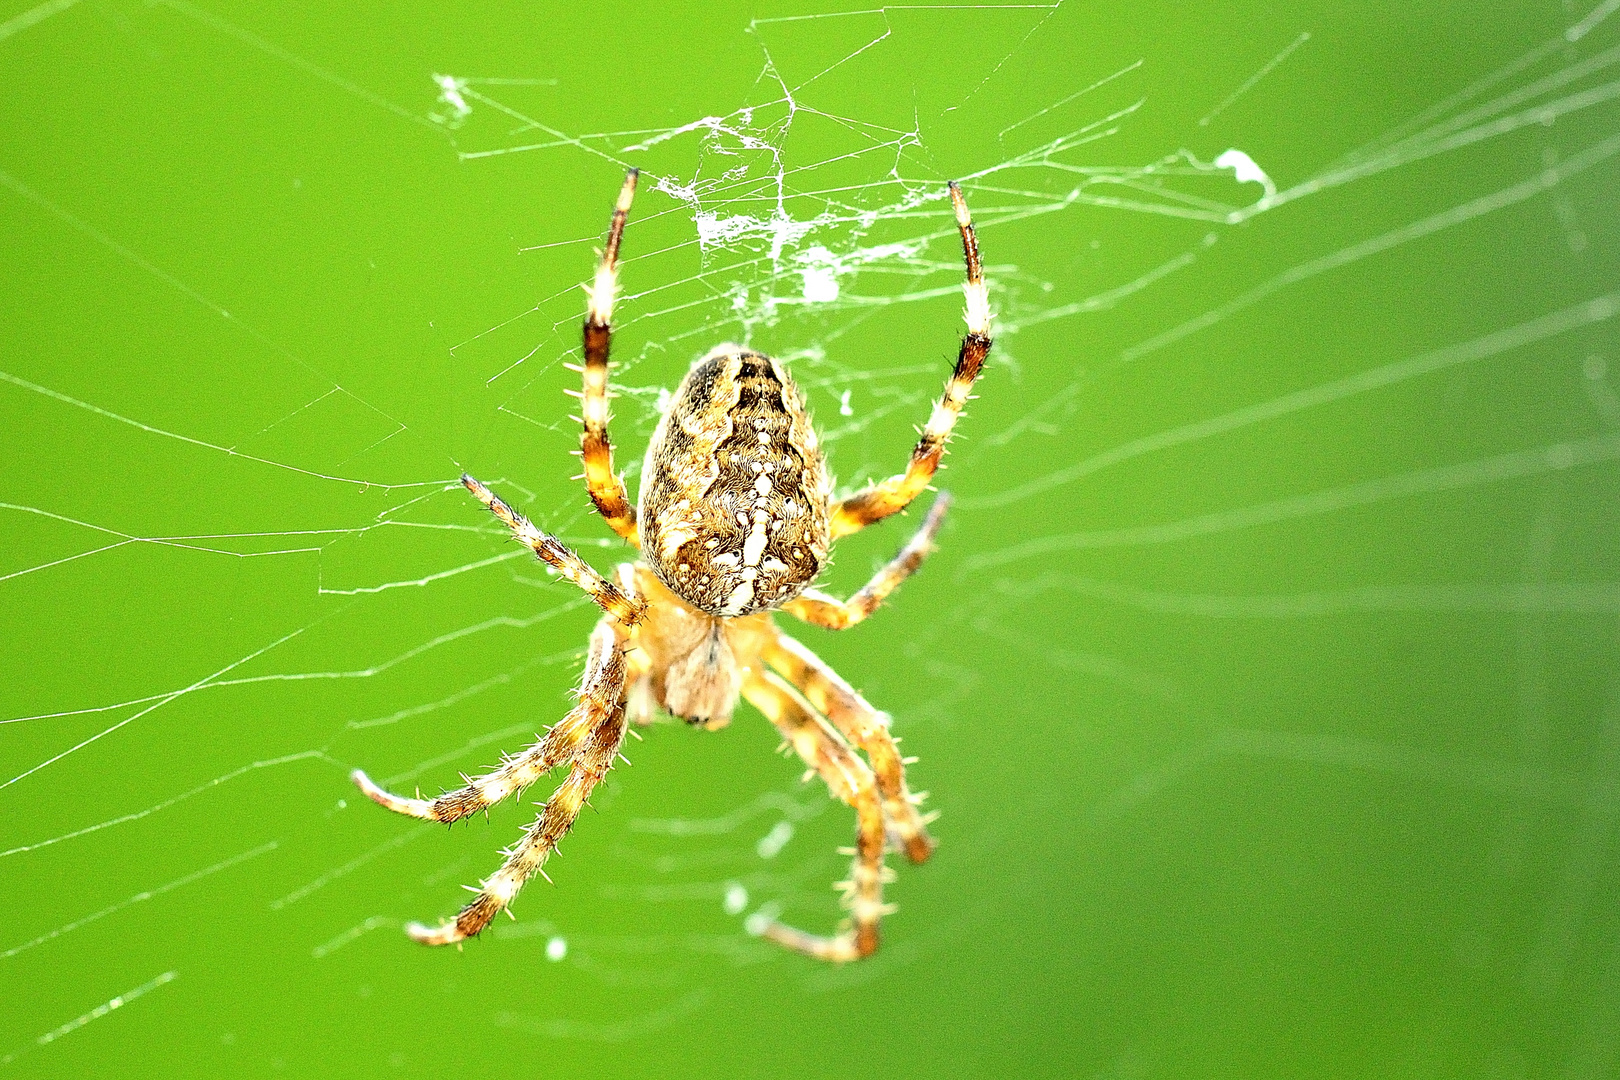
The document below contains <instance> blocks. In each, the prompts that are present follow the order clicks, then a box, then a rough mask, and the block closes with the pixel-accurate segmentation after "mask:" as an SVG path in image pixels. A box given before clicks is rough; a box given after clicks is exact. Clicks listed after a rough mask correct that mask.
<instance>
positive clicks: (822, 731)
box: [743, 672, 893, 962]
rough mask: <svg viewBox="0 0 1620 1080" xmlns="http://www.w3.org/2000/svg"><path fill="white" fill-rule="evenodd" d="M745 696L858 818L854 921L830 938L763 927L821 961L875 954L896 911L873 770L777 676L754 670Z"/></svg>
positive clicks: (848, 888) (847, 895)
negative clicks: (886, 895)
mask: <svg viewBox="0 0 1620 1080" xmlns="http://www.w3.org/2000/svg"><path fill="white" fill-rule="evenodd" d="M743 696H744V697H746V698H747V699H748V700H749V701H750V702H752V703H753V705H754V707H755V708H757V709H759V711H760V712H762V713H764V714H765V716H766V718H768V719H769V720H770V721H771V723H773V724H775V725H776V728H777V730H778V731H780V732H781V733H782V736H783V737H784V738H785V739H787V741H788V743H789V744H790V745H791V746H792V747H793V749H794V750H795V751H797V752H798V755H799V757H800V758H802V759H803V760H804V762H805V764H806V765H809V766H810V767H811V768H812V769H814V770H815V771H816V772H818V773H820V774H821V777H822V779H823V780H825V781H826V782H827V788H828V790H829V791H831V792H832V794H833V796H834V797H835V798H837V799H838V800H839V801H841V802H843V803H846V804H848V805H849V806H852V807H854V809H855V817H856V826H855V863H854V865H853V866H852V867H851V868H850V874H849V881H847V882H844V883H842V884H843V886H844V890H845V891H844V906H845V907H847V908H848V909H849V911H850V916H851V921H852V922H853V924H854V925H853V926H852V927H851V928H849V929H847V930H844V931H842V932H840V933H837V934H834V935H833V936H831V937H821V936H818V935H816V934H808V933H806V932H805V931H803V930H799V929H796V928H794V927H791V926H785V925H783V924H782V923H778V922H771V923H769V924H767V925H766V926H765V928H764V930H763V931H762V932H763V934H764V936H765V937H767V938H770V939H771V940H772V941H774V942H776V943H777V944H779V945H785V946H786V947H788V948H790V949H793V950H794V951H796V952H801V953H804V954H805V955H807V956H813V957H815V958H816V959H818V960H833V961H837V962H843V961H846V960H859V959H861V958H863V957H867V956H871V955H872V954H873V953H874V952H876V951H877V947H878V921H879V920H880V919H882V917H883V916H884V915H888V914H891V913H892V912H893V908H891V907H889V906H887V905H885V904H884V903H883V885H884V883H885V882H886V881H887V880H888V878H889V871H888V870H887V869H886V868H885V867H884V865H883V851H884V844H885V835H884V821H883V808H882V805H881V804H880V802H879V800H878V791H877V784H876V782H875V781H874V780H873V778H872V770H870V769H868V768H867V767H866V763H865V762H863V761H861V759H860V758H859V757H857V756H856V755H855V753H854V751H852V750H850V748H849V747H848V746H846V745H845V744H844V741H843V740H842V739H840V738H839V737H838V734H837V733H836V732H834V731H833V730H832V729H831V728H830V727H828V725H827V722H826V721H825V720H823V719H822V718H821V717H819V716H817V715H815V714H814V713H813V712H811V711H810V710H809V709H807V708H805V706H804V704H803V703H802V702H800V701H799V700H798V698H797V696H796V695H795V694H794V693H793V692H792V691H791V690H790V689H789V688H788V687H787V686H786V685H784V684H783V683H782V681H781V680H780V679H779V678H777V677H776V676H775V675H773V674H771V673H769V672H763V673H756V674H755V675H754V676H752V677H751V678H750V679H749V680H748V682H746V683H745V684H744V685H743Z"/></svg>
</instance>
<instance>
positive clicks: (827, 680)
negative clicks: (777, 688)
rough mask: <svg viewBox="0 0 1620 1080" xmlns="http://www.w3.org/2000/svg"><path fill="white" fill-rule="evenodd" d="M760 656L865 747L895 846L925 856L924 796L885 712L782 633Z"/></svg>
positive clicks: (929, 843)
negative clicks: (914, 787)
mask: <svg viewBox="0 0 1620 1080" xmlns="http://www.w3.org/2000/svg"><path fill="white" fill-rule="evenodd" d="M764 658H765V662H766V663H768V664H769V665H770V666H771V667H773V668H775V669H776V670H777V671H778V672H780V673H781V674H782V677H783V678H784V679H786V680H787V682H788V683H789V684H790V685H792V686H793V688H794V689H795V690H797V691H798V692H799V693H801V694H803V695H804V698H805V700H806V701H808V702H809V703H810V704H811V705H812V706H813V707H814V708H815V709H816V711H817V712H819V713H821V714H822V715H823V716H825V717H826V718H827V719H829V720H831V721H832V722H833V725H834V726H835V727H837V728H838V730H839V731H841V732H843V734H844V737H845V738H846V739H848V740H849V741H850V742H852V743H854V744H855V745H856V746H858V747H860V748H861V749H862V750H863V751H865V752H866V757H867V759H868V760H869V761H871V763H872V771H873V772H874V773H876V774H877V785H878V793H879V794H880V795H882V797H883V814H884V817H885V818H887V819H888V821H889V824H890V825H891V826H892V827H893V828H894V831H895V837H896V839H897V840H898V842H899V846H900V847H901V849H903V850H904V851H905V853H906V858H908V859H910V860H911V861H912V862H914V863H920V862H926V861H927V859H928V856H930V855H932V854H933V853H934V846H935V844H934V838H933V837H931V836H929V835H928V829H927V820H926V819H925V818H924V817H923V816H922V815H921V814H919V813H918V812H917V804H918V803H919V802H921V801H922V800H923V799H924V798H925V797H926V796H925V795H922V794H918V795H912V794H911V792H910V791H909V790H907V788H906V769H905V763H904V762H903V761H902V760H901V758H900V749H899V747H897V746H896V745H895V742H894V737H893V736H892V735H890V734H889V717H888V714H887V713H883V712H879V711H878V710H877V709H874V708H873V707H872V706H871V705H870V704H868V702H867V700H866V699H865V698H863V697H861V695H859V694H857V693H856V692H855V689H854V688H853V687H852V686H850V685H849V683H847V682H845V681H844V680H843V678H842V677H841V676H840V675H839V674H838V673H837V672H836V671H834V670H833V669H832V667H831V666H829V665H828V664H827V662H826V661H825V660H822V659H821V658H820V657H819V656H817V655H816V654H815V653H813V652H811V651H810V650H809V649H807V648H805V647H804V646H803V645H801V644H800V643H799V642H797V641H795V640H793V639H792V638H790V637H788V636H787V635H786V634H781V633H778V634H777V635H776V636H775V639H774V640H773V641H772V642H771V643H770V644H769V645H767V646H766V647H765V650H764Z"/></svg>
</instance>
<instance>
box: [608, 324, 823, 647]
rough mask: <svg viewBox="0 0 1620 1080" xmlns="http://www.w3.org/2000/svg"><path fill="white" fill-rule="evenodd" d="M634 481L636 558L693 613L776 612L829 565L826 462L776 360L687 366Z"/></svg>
mask: <svg viewBox="0 0 1620 1080" xmlns="http://www.w3.org/2000/svg"><path fill="white" fill-rule="evenodd" d="M642 477H643V479H642V487H641V506H640V512H639V514H638V516H639V518H640V521H641V528H642V556H643V558H644V559H645V560H646V562H647V565H648V566H649V567H651V569H652V571H653V573H654V574H656V575H657V576H658V579H659V580H660V581H662V582H663V583H664V584H665V585H666V586H668V587H669V589H670V591H671V592H673V593H674V594H675V595H676V596H678V597H680V598H681V599H682V600H684V601H686V602H687V603H688V604H690V605H692V606H693V607H695V608H697V609H698V610H699V611H703V612H706V613H708V614H710V615H715V616H720V617H724V618H733V617H737V616H741V615H750V614H753V613H754V612H756V611H763V610H767V609H770V608H775V607H779V606H781V605H782V604H785V603H786V602H788V601H789V600H791V599H793V598H794V597H795V596H798V595H799V593H801V592H803V591H804V589H805V588H806V587H808V586H809V584H810V583H811V582H812V581H814V580H815V577H816V575H817V574H818V573H820V572H821V567H822V565H823V564H824V563H825V562H826V559H827V548H828V545H829V543H830V539H829V532H828V510H827V503H828V482H827V467H826V461H825V459H824V458H823V457H822V454H821V449H820V447H819V446H818V445H817V441H816V433H815V428H814V427H813V426H812V425H811V423H810V416H809V414H808V413H806V412H805V409H804V404H803V399H802V398H801V397H800V395H799V390H798V387H796V386H794V384H793V380H792V378H791V377H790V376H789V375H788V372H787V369H786V367H784V366H783V365H782V363H781V362H780V361H778V360H775V359H773V358H771V357H768V356H765V355H763V354H761V353H756V352H752V351H750V350H747V349H743V348H739V347H737V346H734V345H722V346H720V347H719V348H717V349H715V350H713V351H712V352H710V353H709V354H708V355H707V356H705V357H704V358H703V359H701V360H699V361H698V362H697V363H696V364H693V365H692V370H690V371H689V372H687V373H686V378H685V379H683V380H682V381H681V385H680V388H679V389H678V390H676V391H675V395H674V398H673V399H672V401H671V404H670V407H669V411H668V412H666V413H665V414H664V416H663V418H662V419H661V420H660V421H659V423H658V429H657V430H656V431H655V432H654V433H653V437H652V442H651V444H650V445H649V446H648V449H647V461H646V465H645V467H644V468H643V470H642Z"/></svg>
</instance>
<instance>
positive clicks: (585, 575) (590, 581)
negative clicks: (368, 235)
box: [461, 474, 647, 626]
mask: <svg viewBox="0 0 1620 1080" xmlns="http://www.w3.org/2000/svg"><path fill="white" fill-rule="evenodd" d="M461 484H462V486H463V487H465V488H466V489H467V490H468V491H470V492H472V493H473V495H474V496H475V497H476V498H477V499H478V501H479V502H481V503H483V504H484V505H485V506H487V507H489V511H490V513H492V514H494V515H495V516H496V517H498V518H500V519H501V522H502V523H503V524H505V526H506V527H507V528H508V529H511V530H512V535H513V536H515V537H517V538H518V540H519V542H521V543H523V544H526V545H527V546H528V547H529V550H531V551H533V552H534V554H535V557H536V558H538V559H539V560H540V561H541V562H543V563H545V564H546V565H547V566H549V567H551V568H552V569H553V570H555V571H557V573H559V574H561V575H562V576H563V577H565V578H567V579H568V580H569V581H572V582H573V583H574V584H575V585H578V586H579V587H580V588H581V589H583V590H584V591H585V594H586V595H587V596H589V597H590V598H591V599H592V600H594V601H596V603H597V605H598V606H599V607H601V609H602V610H603V611H605V612H607V613H608V614H609V615H611V616H613V618H615V619H617V620H618V621H619V622H621V623H623V624H624V625H625V626H634V625H635V624H636V623H638V622H640V621H641V620H642V619H643V618H644V617H645V616H646V614H647V605H646V604H644V603H642V602H641V601H640V600H638V599H635V598H633V597H630V596H626V595H625V593H624V592H623V591H622V590H621V589H619V588H618V587H617V586H615V585H613V584H612V583H610V582H609V581H607V579H605V578H604V577H602V575H601V574H598V573H597V572H596V571H595V570H593V569H591V567H590V564H588V563H587V562H586V561H585V560H584V559H581V558H580V557H579V556H578V555H576V554H574V552H573V550H572V549H570V548H569V547H568V545H567V544H565V543H563V542H562V541H561V540H558V539H557V538H556V537H555V536H552V535H551V534H550V533H548V532H545V531H543V530H541V529H537V528H535V527H534V526H533V525H532V524H531V523H530V522H529V519H528V518H526V517H524V516H523V515H522V514H520V513H518V512H517V511H516V510H514V509H512V508H511V507H510V506H508V505H506V502H505V501H504V500H503V499H502V498H501V497H500V496H499V495H497V494H495V493H494V492H493V491H491V490H489V488H487V487H485V486H484V485H483V484H481V483H479V482H478V481H477V480H474V479H473V478H472V477H470V476H467V475H466V474H462V477H461Z"/></svg>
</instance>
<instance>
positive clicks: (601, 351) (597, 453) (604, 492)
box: [579, 169, 641, 547]
mask: <svg viewBox="0 0 1620 1080" xmlns="http://www.w3.org/2000/svg"><path fill="white" fill-rule="evenodd" d="M636 175H637V170H635V169H631V170H630V172H629V173H628V174H627V175H626V176H625V178H624V187H623V188H621V189H620V191H619V201H618V203H617V205H615V206H614V208H613V223H612V225H610V226H609V227H608V240H607V247H606V248H604V249H603V250H602V262H601V264H600V265H599V266H598V267H597V268H596V280H595V281H594V282H592V284H591V290H590V293H591V296H590V306H589V308H588V310H587V313H586V315H585V343H584V351H585V366H584V367H583V368H581V369H580V373H581V375H582V377H583V381H584V384H585V389H584V392H583V393H581V394H580V395H579V397H580V419H581V420H582V421H583V422H584V426H585V430H584V433H583V434H581V436H580V441H579V452H580V458H581V460H582V461H583V462H584V464H585V490H586V492H587V493H589V495H590V497H591V502H593V503H595V504H596V510H597V513H599V514H601V515H602V516H603V517H604V518H606V519H607V523H608V525H609V526H610V527H611V528H612V529H613V531H614V532H616V533H618V534H619V535H620V536H622V537H624V538H625V539H626V540H628V541H630V543H632V544H634V545H636V546H637V547H640V546H641V540H640V538H639V537H638V536H637V532H636V508H635V507H634V506H633V505H631V503H630V496H629V493H628V492H626V490H625V487H624V479H623V477H620V476H619V475H617V474H616V473H615V472H614V471H613V444H612V443H611V442H610V441H609V440H608V387H607V377H608V350H609V348H610V347H611V345H612V340H613V301H614V298H615V296H616V294H617V292H618V289H619V241H620V240H621V239H622V238H623V237H624V222H625V218H626V217H628V216H629V214H630V200H631V198H632V197H633V196H634V195H635V193H636Z"/></svg>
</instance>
